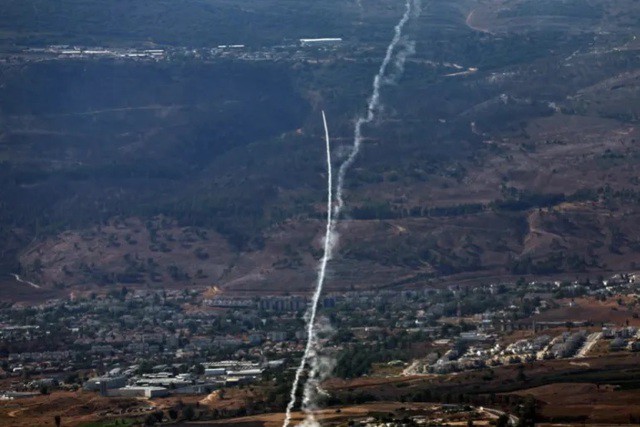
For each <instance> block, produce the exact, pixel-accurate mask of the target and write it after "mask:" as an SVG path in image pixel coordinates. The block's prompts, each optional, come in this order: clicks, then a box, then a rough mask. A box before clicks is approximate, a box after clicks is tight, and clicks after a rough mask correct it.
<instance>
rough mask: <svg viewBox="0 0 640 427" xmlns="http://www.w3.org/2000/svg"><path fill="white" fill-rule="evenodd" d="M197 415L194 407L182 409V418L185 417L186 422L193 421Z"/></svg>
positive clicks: (188, 406) (189, 406)
mask: <svg viewBox="0 0 640 427" xmlns="http://www.w3.org/2000/svg"><path fill="white" fill-rule="evenodd" d="M195 415H196V411H195V410H194V409H193V406H191V405H187V406H185V407H184V408H182V416H183V417H184V419H185V420H189V421H191V420H192V419H193V417H195Z"/></svg>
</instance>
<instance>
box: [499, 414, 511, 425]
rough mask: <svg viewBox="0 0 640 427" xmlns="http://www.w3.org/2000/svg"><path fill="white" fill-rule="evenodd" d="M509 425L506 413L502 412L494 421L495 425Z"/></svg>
mask: <svg viewBox="0 0 640 427" xmlns="http://www.w3.org/2000/svg"><path fill="white" fill-rule="evenodd" d="M508 425H509V417H508V416H507V414H502V415H500V416H499V417H498V420H497V421H496V427H507V426H508Z"/></svg>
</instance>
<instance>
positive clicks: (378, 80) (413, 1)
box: [334, 0, 420, 217]
mask: <svg viewBox="0 0 640 427" xmlns="http://www.w3.org/2000/svg"><path fill="white" fill-rule="evenodd" d="M418 13H420V0H406V3H405V11H404V15H402V18H401V19H400V22H398V24H397V25H396V26H395V28H394V33H393V38H392V39H391V43H389V46H387V53H386V54H385V56H384V59H383V60H382V63H381V64H380V68H379V69H378V74H376V76H375V77H374V78H373V93H372V94H371V98H369V104H368V105H367V114H366V116H360V117H358V120H356V125H355V130H354V137H353V146H352V148H351V153H350V154H349V157H348V158H347V160H345V161H344V163H342V165H341V166H340V170H339V171H338V185H337V187H336V200H337V205H336V207H335V212H334V216H335V217H338V216H339V215H340V212H341V211H342V208H343V207H344V200H343V198H342V190H343V188H344V178H345V176H346V174H347V171H348V170H349V168H350V167H351V165H352V164H353V162H354V161H355V160H356V157H357V156H358V153H359V152H360V145H361V144H362V126H363V125H365V124H368V123H371V122H372V121H373V119H374V118H375V113H376V110H378V108H380V87H381V86H382V85H383V83H384V77H385V73H386V71H387V67H388V66H389V63H390V62H391V59H392V58H393V53H394V51H395V49H396V46H397V45H398V43H399V42H400V40H401V37H402V29H403V28H404V26H405V24H406V23H407V22H408V21H409V18H411V15H412V14H415V15H417V14H418ZM404 59H406V55H404V56H401V57H399V58H398V60H404ZM399 68H400V67H399Z"/></svg>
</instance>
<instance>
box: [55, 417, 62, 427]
mask: <svg viewBox="0 0 640 427" xmlns="http://www.w3.org/2000/svg"><path fill="white" fill-rule="evenodd" d="M53 420H54V421H55V423H56V427H60V425H61V424H62V418H61V417H60V415H56V416H55V417H53Z"/></svg>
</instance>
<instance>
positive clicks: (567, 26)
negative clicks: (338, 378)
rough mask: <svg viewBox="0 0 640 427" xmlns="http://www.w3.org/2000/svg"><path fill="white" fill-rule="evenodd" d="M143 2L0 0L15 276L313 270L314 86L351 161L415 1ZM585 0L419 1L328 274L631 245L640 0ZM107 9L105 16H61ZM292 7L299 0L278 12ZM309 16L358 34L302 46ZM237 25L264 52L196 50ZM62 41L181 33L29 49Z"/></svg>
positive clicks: (374, 278)
mask: <svg viewBox="0 0 640 427" xmlns="http://www.w3.org/2000/svg"><path fill="white" fill-rule="evenodd" d="M45 3H46V2H45ZM134 3H135V5H134V7H132V8H131V13H129V14H127V15H126V19H124V20H122V19H119V18H118V16H121V15H122V10H121V9H122V8H123V5H122V4H120V2H113V4H111V5H110V7H108V8H101V7H100V6H99V4H97V3H96V2H93V1H89V0H74V1H65V2H63V3H60V4H59V5H49V3H47V5H44V4H43V3H42V2H41V1H39V0H28V1H22V2H10V3H9V4H8V5H7V10H8V13H7V14H3V17H0V27H1V28H3V30H4V31H3V39H2V43H0V47H1V50H2V57H1V59H0V161H1V162H2V168H0V236H1V239H2V242H3V245H2V248H3V249H2V257H1V258H0V259H1V265H0V269H1V270H0V274H1V275H2V277H3V279H2V280H6V282H5V283H4V284H3V286H5V288H4V289H13V288H15V286H16V283H15V281H14V280H13V279H12V276H10V273H19V274H21V275H22V276H24V277H26V278H28V279H29V280H31V281H33V282H35V283H38V284H40V285H42V290H41V291H38V290H35V289H34V290H33V293H34V294H35V295H36V296H37V294H38V292H41V293H42V295H43V296H44V295H45V294H46V295H47V296H49V295H50V293H51V292H52V291H53V292H56V293H62V294H65V293H68V292H70V291H77V290H87V289H98V288H103V287H111V286H122V285H127V286H141V287H144V286H149V287H192V286H210V285H217V286H219V287H221V288H223V289H226V290H228V291H229V292H234V291H235V292H237V291H246V292H273V291H278V292H296V291H306V290H308V289H309V288H310V287H311V285H312V284H313V279H314V276H315V266H316V260H317V259H318V258H319V256H320V255H321V245H320V240H319V239H320V233H322V231H323V227H324V224H323V219H324V212H323V209H324V206H325V205H324V198H325V189H324V182H325V173H326V172H325V170H324V161H325V160H324V151H323V150H324V146H323V144H322V128H321V120H320V110H321V109H324V110H325V111H326V112H327V115H328V118H329V124H330V127H331V134H332V140H333V144H334V150H333V154H334V159H333V161H334V165H335V166H336V167H337V166H338V165H339V164H340V163H341V162H342V160H343V159H344V158H345V156H346V154H347V153H348V151H347V146H348V145H350V143H351V140H352V132H353V121H354V117H356V116H357V115H358V114H360V113H362V112H363V109H364V107H365V103H366V100H367V97H368V96H369V94H370V86H371V79H372V77H373V75H374V74H375V72H376V71H377V68H378V66H379V62H380V60H381V58H382V56H383V54H384V49H385V47H386V43H387V42H388V40H389V38H390V37H391V34H392V28H393V25H395V22H396V21H397V19H398V17H399V16H400V14H401V13H402V3H398V2H389V1H383V0H375V1H371V2H366V3H367V4H366V5H365V6H366V7H365V8H363V9H360V8H358V6H357V3H356V2H329V3H326V2H325V3H322V5H320V4H318V3H314V2H307V1H295V2H288V1H281V0H269V1H262V2H247V3H246V5H245V6H243V7H240V6H237V5H236V4H235V3H233V2H226V1H213V2H195V1H189V2H185V6H184V8H183V9H182V12H181V13H180V14H178V15H176V18H175V19H174V20H168V19H169V17H170V16H172V14H174V12H175V10H174V9H173V8H174V6H173V5H172V3H171V2H147V1H142V0H136V1H135V2H134ZM583 3H584V2H582V1H574V0H564V1H562V2H557V1H535V2H534V1H533V0H491V1H474V0H455V1H432V2H426V1H425V2H424V4H423V11H422V14H421V15H420V17H419V18H417V19H415V20H412V21H411V22H410V24H409V25H408V27H407V31H406V36H407V37H408V38H410V39H412V40H415V54H414V55H413V56H411V57H410V59H409V61H408V62H407V65H406V69H405V73H404V74H403V75H402V77H401V78H399V79H398V81H397V82H396V83H395V84H391V85H387V86H385V87H384V88H383V91H382V101H383V104H384V109H383V111H382V113H381V114H380V116H379V117H378V119H377V120H376V121H375V123H374V124H372V125H371V126H367V127H366V128H365V129H364V131H365V137H366V139H365V144H364V147H363V152H362V155H361V156H360V157H359V158H358V161H357V162H356V164H355V166H354V168H353V169H352V170H351V171H350V172H349V174H348V176H347V182H346V185H347V188H346V202H347V211H348V212H347V214H346V217H345V220H344V221H342V222H341V223H340V225H339V229H340V233H341V239H340V244H339V249H338V250H339V252H338V254H337V255H336V256H335V257H334V260H333V261H332V262H331V265H330V276H329V280H328V282H327V287H328V288H330V289H350V288H370V287H395V286H415V285H422V284H425V283H428V282H431V281H434V282H438V281H463V280H477V279H482V278H493V279H495V278H500V277H507V276H513V277H518V276H522V275H542V276H554V277H556V276H557V277H574V276H576V275H587V274H590V275H599V274H603V273H604V272H606V271H621V270H622V271H629V270H635V269H637V268H638V264H637V263H638V262H640V231H638V230H637V227H636V224H637V223H638V219H639V218H638V217H639V216H640V179H639V178H638V174H637V167H636V164H637V162H638V159H639V158H640V150H639V147H638V144H637V140H638V135H637V134H638V130H637V121H638V116H639V113H640V104H639V103H638V102H637V99H638V96H637V95H638V90H639V86H638V84H639V80H638V72H637V69H638V66H639V65H640V60H639V57H638V49H640V43H638V42H637V41H636V40H635V38H634V37H633V36H632V34H633V32H634V31H635V30H636V29H637V27H638V24H639V23H638V22H637V20H635V19H634V18H633V17H634V16H637V13H638V12H640V10H639V9H640V6H639V5H637V4H636V3H635V2H632V1H629V0H615V1H604V0H592V1H589V2H587V3H588V5H587V6H584V4H583ZM29 5H31V7H28V6H29ZM271 6H272V7H271ZM47 8H52V10H50V11H48V12H49V13H47V10H48V9H47ZM65 8H67V9H65ZM65 10H67V11H69V10H70V11H73V14H71V15H68V14H66V15H65V13H63V12H64V11H65ZM92 13H95V14H96V18H95V19H96V21H98V20H99V21H100V22H101V23H102V24H101V25H97V26H92V27H91V28H90V29H88V28H85V27H83V26H81V25H72V26H68V25H67V24H68V22H71V21H73V22H76V21H77V22H85V21H86V20H82V19H78V20H72V19H71V18H69V16H88V15H90V14H92ZM34 14H35V15H34ZM74 14H75V15H74ZM289 14H295V16H299V17H300V19H299V20H297V21H296V20H287V23H288V24H287V25H282V26H281V25H277V23H278V22H280V21H281V20H282V18H283V17H285V16H288V15H289ZM190 16H198V19H195V20H190V18H189V17H190ZM330 16H337V18H336V19H330V18H329V17H330ZM102 17H105V19H104V20H102V19H101V18H102ZM109 17H110V18H109ZM209 17H211V21H209ZM99 18H100V19H99ZM214 18H215V20H214ZM216 20H218V21H216ZM187 21H189V22H190V24H189V25H187V23H186V22H187ZM18 22H22V23H25V22H31V24H30V26H29V27H28V28H22V27H20V28H19V27H18V24H17V23H18ZM209 22H211V23H212V25H211V27H212V28H211V29H208V27H207V26H208V23H209ZM215 22H219V23H220V25H213V23H215ZM230 22H233V23H234V25H229V24H228V23H230ZM134 27H135V28H136V29H135V30H131V28H134ZM307 36H339V37H343V38H344V40H345V41H344V43H343V45H342V46H340V47H337V48H334V49H328V50H323V49H321V50H306V51H305V50H304V49H300V48H297V47H292V46H293V45H295V43H296V40H297V38H299V37H307ZM243 37H244V39H243ZM235 42H237V43H246V47H245V48H244V49H246V51H247V52H250V53H251V55H245V56H243V54H233V53H229V54H226V53H225V54H224V55H219V56H217V57H206V56H203V55H201V54H200V53H195V54H193V53H190V52H191V48H194V49H203V48H208V47H209V46H215V45H217V44H222V43H235ZM53 44H69V45H79V46H106V47H122V46H142V47H145V48H149V47H155V48H161V49H166V50H170V49H173V51H178V52H179V54H173V55H167V57H166V58H163V59H162V60H159V61H151V60H140V61H137V60H127V59H112V58H106V59H104V58H103V59H95V58H78V57H69V58H67V57H55V58H54V57H45V56H38V55H39V54H38V55H34V54H31V53H28V51H27V50H28V49H33V48H34V47H43V46H48V45H53ZM286 46H289V47H286ZM173 51H172V52H173ZM194 52H196V51H195V50H194ZM197 52H199V51H197ZM252 55H253V56H252ZM258 57H260V59H256V58H258ZM270 58H271V59H270ZM274 58H276V59H274ZM3 294H4V293H3ZM11 294H13V293H11Z"/></svg>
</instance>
